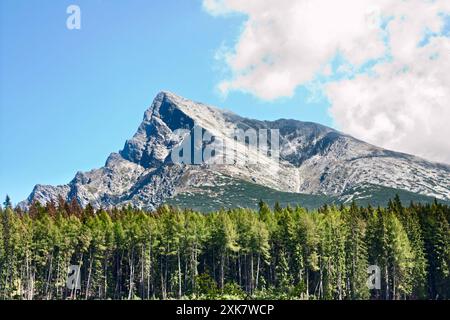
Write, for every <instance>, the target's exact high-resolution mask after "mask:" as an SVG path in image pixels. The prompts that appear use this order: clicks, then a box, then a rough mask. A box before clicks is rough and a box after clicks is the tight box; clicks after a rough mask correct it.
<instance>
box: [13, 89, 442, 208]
mask: <svg viewBox="0 0 450 320" xmlns="http://www.w3.org/2000/svg"><path fill="white" fill-rule="evenodd" d="M249 128H253V129H256V130H259V131H262V130H260V129H268V130H273V129H277V130H279V143H280V148H279V161H278V160H277V159H276V158H275V157H273V155H271V154H270V153H264V154H263V153H261V152H259V151H258V150H256V149H253V148H251V147H248V145H246V143H245V141H247V140H245V139H244V141H237V142H236V140H235V132H236V130H237V129H242V130H247V129H249ZM178 129H184V131H182V132H181V131H180V130H178ZM195 130H197V131H196V132H198V131H200V132H201V133H207V134H209V135H210V136H214V137H216V138H220V140H221V141H222V142H223V143H225V145H226V146H227V148H226V149H225V151H224V153H225V155H233V157H234V159H235V160H234V162H232V163H228V164H216V163H215V162H217V161H215V160H216V159H217V158H218V157H219V156H220V155H219V154H214V155H213V157H212V158H211V159H209V160H208V161H206V162H202V163H199V164H195V165H194V164H186V163H184V164H180V163H174V162H173V161H172V157H171V152H172V151H173V150H178V148H179V147H180V145H182V144H183V143H186V142H187V140H186V139H189V138H190V137H191V136H192V135H191V136H189V134H188V133H194V131H195ZM259 131H258V132H259ZM180 132H181V133H180ZM216 140H217V139H216ZM216 140H215V139H211V140H210V141H203V142H202V141H200V145H198V141H197V142H196V141H192V145H193V146H192V150H193V151H195V148H197V149H200V150H204V149H205V148H206V147H208V146H212V145H214V141H216ZM196 143H197V144H196ZM177 152H178V151H177ZM244 155H245V159H241V158H240V157H244ZM249 159H251V160H254V161H248V160H249ZM236 160H237V161H236ZM241 160H242V161H241ZM244 160H247V161H244ZM224 178H226V179H224ZM229 178H231V180H230V179H229ZM232 180H241V181H247V182H251V183H253V184H257V185H262V186H265V187H269V188H272V189H275V190H279V191H284V192H292V193H306V194H323V195H329V196H333V197H340V196H342V197H344V196H345V197H347V199H351V198H353V196H354V195H353V194H349V190H355V189H357V188H361V187H364V186H366V185H376V186H382V187H389V188H394V189H401V190H406V191H410V192H414V193H419V194H422V195H427V196H432V197H436V198H439V199H445V200H449V199H450V166H449V165H445V164H437V163H432V162H429V161H426V160H423V159H420V158H417V157H414V156H411V155H406V154H401V153H397V152H392V151H388V150H384V149H381V148H378V147H375V146H372V145H370V144H367V143H364V142H362V141H359V140H357V139H355V138H353V137H351V136H348V135H345V134H343V133H340V132H338V131H336V130H333V129H331V128H328V127H325V126H322V125H319V124H315V123H309V122H301V121H296V120H278V121H258V120H252V119H247V118H243V117H240V116H238V115H236V114H233V113H230V112H227V111H224V110H220V109H216V108H214V107H211V106H207V105H204V104H202V103H197V102H193V101H190V100H187V99H184V98H182V97H179V96H177V95H174V94H172V93H169V92H161V93H160V94H158V95H157V97H156V98H155V100H154V101H153V104H152V106H151V107H150V108H149V109H148V110H147V111H146V112H145V114H144V119H143V121H142V123H141V125H140V126H139V128H138V130H137V132H136V134H135V135H134V137H133V138H132V139H130V140H128V141H127V142H126V143H125V146H124V148H123V150H122V151H120V152H119V153H113V154H111V155H110V156H109V158H108V159H107V161H106V164H105V166H104V167H102V168H100V169H95V170H92V171H89V172H84V173H82V172H79V173H77V175H76V176H75V178H74V179H73V180H72V181H71V182H70V183H69V184H67V185H63V186H57V187H53V186H42V185H37V186H36V187H35V188H34V190H33V192H32V193H31V194H30V196H29V197H28V199H27V200H25V201H24V202H22V205H23V206H26V205H28V204H30V203H31V202H32V201H39V202H41V203H46V202H48V201H51V200H54V201H56V200H57V198H58V197H63V198H64V199H67V200H71V199H73V198H75V199H77V200H78V201H79V202H80V204H82V205H87V204H88V203H91V204H92V205H93V206H94V207H100V206H102V207H111V206H122V205H127V204H132V205H135V206H138V207H142V208H146V209H150V210H151V209H154V208H155V207H156V206H158V205H160V204H162V203H163V202H164V201H165V200H167V199H168V198H170V197H172V196H174V195H177V194H181V193H185V192H195V190H196V187H199V186H220V185H221V184H223V183H227V182H224V181H232ZM222 196H223V195H222ZM225 196H226V195H225Z"/></svg>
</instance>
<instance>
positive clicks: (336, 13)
mask: <svg viewBox="0 0 450 320" xmlns="http://www.w3.org/2000/svg"><path fill="white" fill-rule="evenodd" d="M203 5H204V8H205V9H206V10H207V11H208V12H210V13H211V14H213V15H216V16H217V15H227V14H229V13H233V12H238V13H242V14H245V15H246V16H247V20H246V22H245V24H244V26H243V31H242V33H241V35H240V37H239V39H238V41H237V43H236V45H235V46H234V48H231V49H230V50H228V52H226V54H224V55H222V56H223V57H224V60H225V62H226V64H227V66H228V67H229V69H230V70H231V73H232V77H231V78H230V79H225V80H224V81H223V82H221V83H220V84H219V88H220V89H221V91H222V92H224V93H227V92H229V91H232V90H241V91H245V92H249V93H251V94H253V95H255V96H258V97H260V98H262V99H266V100H273V99H276V98H279V97H289V96H293V95H294V93H295V89H296V88H297V87H298V86H301V85H307V84H308V83H310V82H312V81H313V80H315V79H317V78H318V77H322V78H325V79H327V81H326V82H324V83H323V84H322V86H323V90H324V92H325V94H326V96H327V97H328V99H329V101H330V103H331V107H330V113H331V115H332V116H333V118H334V120H335V122H336V125H337V126H338V127H339V128H340V129H341V130H343V131H345V132H347V133H349V134H352V135H354V136H356V137H358V138H361V139H363V140H366V141H368V142H371V143H374V144H377V145H380V146H383V147H386V148H391V149H395V150H399V151H404V152H408V153H413V154H418V155H421V156H424V157H426V158H429V159H432V160H436V161H443V162H448V163H450V139H448V137H450V126H449V125H448V124H446V122H448V121H449V120H450V75H449V72H450V38H449V37H447V36H445V35H443V34H442V31H443V29H444V23H445V18H446V15H447V17H448V14H450V1H448V0H435V1H431V0H405V1H398V0H342V1H335V0H264V1H261V0H246V1H241V0H204V2H203ZM337 56H339V57H340V60H342V61H344V63H342V61H341V63H340V64H337V63H336V62H333V61H335V60H336V57H337Z"/></svg>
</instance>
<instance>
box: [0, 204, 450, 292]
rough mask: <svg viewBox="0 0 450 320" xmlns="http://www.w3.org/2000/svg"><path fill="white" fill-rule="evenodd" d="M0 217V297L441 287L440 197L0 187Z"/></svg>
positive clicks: (444, 222)
mask: <svg viewBox="0 0 450 320" xmlns="http://www.w3.org/2000/svg"><path fill="white" fill-rule="evenodd" d="M0 217H1V226H0V299H24V300H29V299H38V300H39V299H41V300H52V299H80V300H84V299H88V300H91V299H325V300H329V299H333V300H340V299H342V300H344V299H350V300H353V299H387V300H400V299H449V298H450V226H449V222H450V207H449V206H447V205H444V204H440V203H438V202H436V201H435V202H434V203H431V204H415V203H410V204H409V205H408V206H407V207H406V206H404V205H403V204H402V203H401V202H400V200H399V198H398V197H395V198H394V199H393V200H392V201H390V202H389V205H388V206H387V207H386V208H373V207H370V206H368V207H360V206H358V205H356V204H355V203H353V204H351V205H348V206H323V207H321V208H320V209H318V210H314V211H308V210H306V209H304V208H302V207H301V206H296V207H293V206H292V207H290V206H288V207H281V206H280V205H275V206H274V208H270V207H269V206H268V205H267V204H266V203H264V202H262V201H261V202H260V203H259V210H250V209H244V208H238V209H233V210H221V211H218V212H211V213H208V214H202V213H199V212H194V211H192V210H180V209H177V208H174V207H169V206H166V205H164V206H161V207H160V208H159V209H158V210H156V211H154V212H145V211H143V210H140V209H137V208H133V207H131V206H129V207H126V208H116V209H108V210H104V209H98V210H95V209H94V208H93V207H91V206H87V207H86V208H81V207H80V206H79V205H78V203H77V201H72V202H69V203H68V202H65V201H64V200H62V199H60V200H59V201H58V202H57V203H54V202H50V203H47V204H46V205H45V206H43V205H40V204H39V203H34V204H33V205H32V206H31V207H30V208H29V209H28V210H27V211H23V210H21V209H20V208H12V206H11V203H10V200H9V199H7V200H6V201H5V203H4V205H3V206H2V208H1V209H0ZM71 265H77V266H79V267H80V272H79V278H80V285H81V286H80V288H76V287H75V288H72V289H69V288H68V286H67V284H66V280H67V276H68V268H69V266H71ZM373 265H375V266H378V267H379V270H380V271H381V275H380V276H381V277H380V284H381V286H380V288H378V289H370V288H369V286H368V285H367V282H368V277H369V274H368V267H369V266H373Z"/></svg>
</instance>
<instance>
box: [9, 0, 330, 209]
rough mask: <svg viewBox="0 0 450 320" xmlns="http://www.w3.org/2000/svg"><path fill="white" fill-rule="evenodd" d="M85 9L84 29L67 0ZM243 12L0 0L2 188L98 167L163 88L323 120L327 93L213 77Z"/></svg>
mask: <svg viewBox="0 0 450 320" xmlns="http://www.w3.org/2000/svg"><path fill="white" fill-rule="evenodd" d="M70 4H76V5H79V6H80V8H81V14H82V16H81V27H82V28H81V30H68V29H67V28H66V19H67V17H68V15H67V14H66V8H67V7H68V6H69V5H70ZM244 19H245V17H244V16H239V15H234V16H232V17H227V18H224V17H213V16H211V15H209V14H208V13H206V12H205V11H204V10H203V9H202V4H201V1H200V0H193V1H179V0H164V1H162V0H161V1H156V0H152V1H148V0H130V1H123V0H108V1H106V0H104V1H101V0H71V1H62V0H58V1H54V0H40V1H30V0H28V1H27V0H2V1H0V146H1V152H0V168H1V169H0V196H1V198H2V199H4V197H5V195H6V194H7V193H8V194H9V195H10V196H11V197H12V199H13V202H14V203H17V202H18V201H20V200H23V199H24V198H25V197H27V196H28V194H29V193H30V192H31V190H32V188H33V186H34V185H35V184H37V183H40V184H64V183H67V182H69V181H70V180H71V179H72V178H73V176H74V175H75V173H76V172H77V171H86V170H90V169H93V168H97V167H100V166H102V165H103V164H104V162H105V160H106V158H107V156H108V155H109V154H110V153H111V152H114V151H118V150H120V149H121V148H122V147H123V144H124V142H125V140H126V139H128V138H130V137H131V136H132V135H133V134H134V132H135V130H136V129H137V127H138V125H139V123H140V121H141V119H142V115H143V113H144V111H145V109H146V108H147V107H148V106H149V105H150V104H151V102H152V100H153V98H154V96H155V95H156V94H157V93H158V92H159V91H160V90H163V89H164V90H170V91H173V92H175V93H178V94H180V95H183V96H185V97H188V98H191V99H194V100H198V101H202V102H205V103H209V104H213V105H216V106H219V107H226V108H228V109H231V110H232V111H235V112H237V113H239V114H241V115H244V116H249V117H254V118H259V119H276V118H295V119H300V120H307V121H315V122H320V123H323V124H326V125H331V123H332V121H331V118H330V117H329V116H328V114H327V107H328V105H327V103H326V101H325V100H323V101H322V100H320V101H315V102H310V103H307V98H308V94H307V92H306V90H305V89H298V90H297V93H296V95H295V96H294V97H293V98H291V99H287V98H286V99H278V100H276V101H274V102H264V101H262V100H259V99H257V98H254V97H252V96H251V95H246V94H242V93H239V92H231V93H229V95H228V96H227V97H226V98H224V97H222V96H221V95H220V94H219V93H218V91H217V89H216V86H217V84H218V83H219V82H220V80H221V79H222V78H223V77H224V76H226V74H224V71H223V70H225V69H224V66H223V65H221V63H220V62H218V61H217V60H215V58H214V57H215V54H216V52H217V50H218V49H219V48H220V47H221V46H222V45H224V44H225V45H227V46H233V44H234V43H235V42H236V41H237V39H238V36H239V33H240V31H241V25H242V22H243V21H244Z"/></svg>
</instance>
